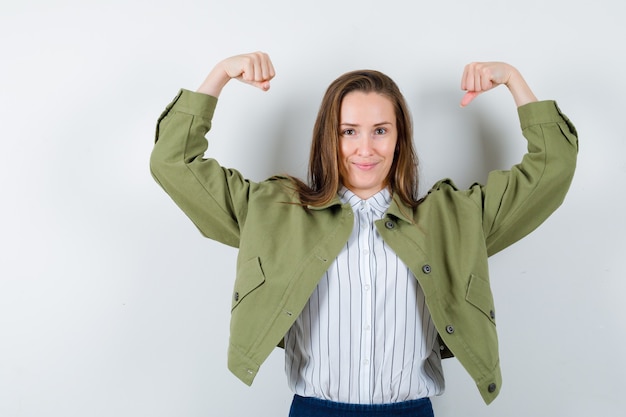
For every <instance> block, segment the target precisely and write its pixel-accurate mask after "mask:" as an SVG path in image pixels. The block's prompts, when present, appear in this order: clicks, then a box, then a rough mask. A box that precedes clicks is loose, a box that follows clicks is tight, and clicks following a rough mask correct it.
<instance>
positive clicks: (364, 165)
mask: <svg viewBox="0 0 626 417" xmlns="http://www.w3.org/2000/svg"><path fill="white" fill-rule="evenodd" d="M352 164H353V165H354V166H355V167H357V168H358V169H360V170H362V171H370V170H372V169H374V168H375V167H376V165H378V162H352Z"/></svg>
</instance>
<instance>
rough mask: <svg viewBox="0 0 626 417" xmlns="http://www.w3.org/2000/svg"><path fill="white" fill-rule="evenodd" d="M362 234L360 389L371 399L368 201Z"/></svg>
mask: <svg viewBox="0 0 626 417" xmlns="http://www.w3.org/2000/svg"><path fill="white" fill-rule="evenodd" d="M359 220H360V222H359V223H360V228H361V230H360V233H359V246H360V248H361V256H360V263H359V272H360V275H361V300H363V307H362V308H363V311H362V318H363V321H362V322H361V364H360V365H361V366H360V369H361V375H360V378H359V380H360V387H361V393H360V394H361V398H363V399H365V398H369V396H370V395H371V387H370V383H371V382H370V381H371V380H372V379H371V372H372V359H373V358H372V320H373V317H372V311H373V310H372V304H373V300H372V285H373V276H372V255H373V253H372V251H373V248H372V244H371V242H372V212H371V208H370V205H369V203H368V202H367V201H361V204H360V207H359Z"/></svg>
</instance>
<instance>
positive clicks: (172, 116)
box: [150, 90, 251, 247]
mask: <svg viewBox="0 0 626 417" xmlns="http://www.w3.org/2000/svg"><path fill="white" fill-rule="evenodd" d="M216 104H217V98H215V97H212V96H208V95H205V94H200V93H194V92H191V91H188V90H181V91H180V92H179V93H178V95H177V96H176V98H175V99H174V100H173V101H172V103H170V104H169V105H168V106H167V107H166V109H165V111H164V112H163V113H162V114H161V117H160V118H159V120H158V123H157V129H156V142H155V146H154V149H153V150H152V154H151V157H150V172H151V173H152V176H153V177H154V179H155V180H156V181H157V182H158V183H159V185H160V186H161V187H162V188H163V189H164V190H165V192H166V193H167V194H169V196H170V197H171V198H172V199H173V200H174V202H175V203H176V204H177V205H178V206H179V207H180V208H181V209H182V210H183V211H184V212H185V214H186V215H187V216H188V217H189V218H190V219H191V220H192V221H193V223H194V224H195V225H196V227H198V229H199V230H200V232H201V233H202V234H203V235H204V236H206V237H208V238H211V239H214V240H217V241H220V242H222V243H225V244H227V245H230V246H234V247H238V246H239V236H240V226H241V223H242V222H243V221H244V219H245V216H246V212H247V201H248V198H247V196H248V192H249V188H250V185H251V184H250V182H248V181H246V180H245V179H244V178H243V177H242V175H241V174H240V173H239V172H237V171H235V170H231V169H226V168H223V167H221V166H220V165H219V164H218V163H217V161H215V160H214V159H205V158H204V153H205V151H206V150H207V148H208V142H207V140H206V138H205V135H206V134H207V132H208V131H209V130H210V128H211V119H212V117H213V113H214V111H215V106H216Z"/></svg>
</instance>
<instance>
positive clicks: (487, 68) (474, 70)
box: [461, 62, 537, 107]
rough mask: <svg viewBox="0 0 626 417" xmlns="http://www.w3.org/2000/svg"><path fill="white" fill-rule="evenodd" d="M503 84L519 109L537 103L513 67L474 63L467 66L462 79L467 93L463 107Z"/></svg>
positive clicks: (495, 63) (462, 102)
mask: <svg viewBox="0 0 626 417" xmlns="http://www.w3.org/2000/svg"><path fill="white" fill-rule="evenodd" d="M501 84H504V85H506V86H507V87H508V88H509V91H511V94H512V95H513V99H514V100H515V104H516V105H517V106H518V107H519V106H522V105H524V104H526V103H530V102H532V101H537V98H536V97H535V95H534V94H533V92H532V91H531V89H530V87H528V84H526V81H525V80H524V78H523V77H522V74H520V72H519V71H518V70H517V69H515V68H514V67H513V66H511V65H509V64H506V63H504V62H472V63H471V64H468V65H466V66H465V69H464V70H463V77H462V78H461V89H462V90H464V91H467V92H466V93H465V96H463V99H462V100H461V107H465V106H467V105H468V104H469V103H470V102H471V101H472V100H474V98H476V96H478V95H479V94H481V93H484V92H485V91H489V90H491V89H492V88H494V87H497V86H498V85H501Z"/></svg>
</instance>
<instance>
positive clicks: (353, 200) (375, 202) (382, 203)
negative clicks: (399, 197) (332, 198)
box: [338, 185, 392, 215]
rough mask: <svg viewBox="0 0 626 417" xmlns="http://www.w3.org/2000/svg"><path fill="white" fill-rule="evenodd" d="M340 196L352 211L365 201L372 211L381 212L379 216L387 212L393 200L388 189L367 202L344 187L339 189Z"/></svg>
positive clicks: (384, 189)
mask: <svg viewBox="0 0 626 417" xmlns="http://www.w3.org/2000/svg"><path fill="white" fill-rule="evenodd" d="M338 195H339V199H340V200H341V202H342V203H344V204H346V203H347V204H350V206H351V207H352V210H354V211H356V210H357V209H358V208H359V207H360V206H361V204H363V202H364V201H365V202H367V203H368V205H369V206H370V207H371V209H372V210H375V211H377V212H379V215H382V214H384V213H385V212H386V211H387V209H388V208H389V206H390V205H391V200H392V198H391V193H390V192H389V189H388V188H387V187H385V188H383V189H382V190H380V191H379V192H377V193H376V194H374V195H373V196H371V197H370V198H367V199H365V200H363V199H362V198H360V197H359V196H357V195H356V194H354V193H353V192H352V191H350V190H349V189H348V188H346V187H345V186H343V185H342V186H341V188H340V189H339V192H338Z"/></svg>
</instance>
